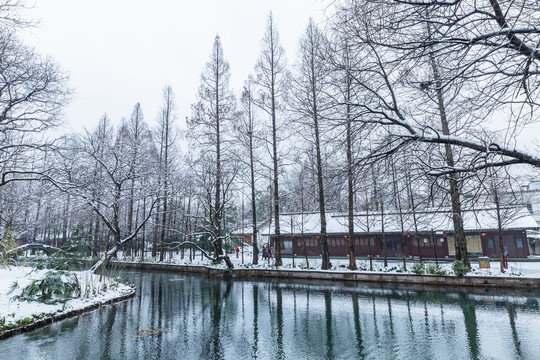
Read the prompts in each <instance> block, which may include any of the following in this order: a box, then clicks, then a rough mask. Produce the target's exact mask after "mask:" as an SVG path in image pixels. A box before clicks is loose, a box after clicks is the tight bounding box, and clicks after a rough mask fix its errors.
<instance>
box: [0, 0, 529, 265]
mask: <svg viewBox="0 0 540 360" xmlns="http://www.w3.org/2000/svg"><path fill="white" fill-rule="evenodd" d="M24 12H25V4H24V2H23V1H20V0H0V136H1V140H0V172H1V178H0V226H1V229H2V231H3V237H6V236H8V234H10V235H9V236H13V237H14V238H15V239H16V240H17V241H18V242H19V243H28V242H41V243H45V244H49V245H53V246H57V247H60V246H62V245H63V244H65V243H66V242H67V241H68V239H77V240H78V241H80V242H81V243H83V244H84V245H85V246H86V247H87V248H88V251H89V253H91V254H92V255H93V256H96V257H97V256H99V255H100V254H103V253H104V252H108V257H111V256H114V254H115V253H116V252H117V251H118V250H120V249H123V250H124V253H125V254H127V255H130V256H136V257H145V256H151V257H154V258H156V259H159V260H164V259H165V258H166V256H167V253H168V252H172V251H181V252H182V254H184V252H185V251H186V255H185V256H192V254H193V252H192V251H189V252H188V251H187V250H189V249H194V248H198V249H199V250H204V251H205V253H206V255H207V256H208V257H211V258H214V259H216V260H225V261H227V260H228V259H226V256H224V255H225V253H224V250H227V249H229V250H230V246H231V245H232V244H234V243H235V242H236V241H237V240H236V238H235V236H234V234H239V233H241V232H244V231H245V232H253V233H256V228H257V225H258V224H259V223H261V222H262V221H263V220H266V219H268V221H269V222H270V223H271V224H272V226H273V227H274V233H275V234H276V236H277V237H279V235H280V226H281V225H282V224H280V222H279V214H280V213H283V212H308V211H309V212H317V213H319V214H320V219H321V223H320V241H321V243H322V248H323V252H322V268H323V269H328V268H330V267H331V263H330V258H329V256H328V241H327V239H328V237H327V234H326V214H327V213H329V212H334V213H335V212H339V213H344V214H348V219H349V256H350V258H349V268H350V269H355V268H356V264H355V259H354V243H353V236H352V235H353V234H354V232H355V231H365V229H355V224H354V216H353V215H354V213H355V212H359V211H368V212H370V213H371V214H373V216H381V217H384V214H385V213H388V212H394V213H395V212H399V213H400V214H401V213H403V214H406V216H416V213H417V212H418V213H420V210H421V209H426V208H447V209H451V210H452V211H451V212H452V214H453V224H454V234H455V244H456V258H457V259H461V260H463V261H464V263H468V258H467V243H466V238H465V233H464V228H463V220H462V212H463V211H464V210H466V209H471V208H485V207H491V208H497V209H499V208H504V207H505V206H507V205H509V204H515V203H518V202H519V201H520V199H519V194H518V192H519V188H520V187H519V185H516V184H519V183H520V181H523V174H528V175H529V176H531V174H532V176H534V175H536V174H537V171H538V169H539V168H540V151H539V150H540V148H539V147H537V146H536V145H534V144H532V143H522V142H521V139H522V137H520V136H521V135H522V134H524V133H526V132H527V129H528V127H529V126H531V124H535V123H537V122H538V121H539V114H540V113H539V109H538V108H537V107H538V105H539V103H538V100H539V94H540V89H539V87H540V50H539V49H540V48H539V47H538V44H539V43H540V6H539V4H538V2H536V1H528V0H517V1H503V0H480V1H473V0H445V1H439V0H395V1H394V0H336V1H333V2H329V7H328V9H327V16H326V20H325V21H324V22H322V23H318V24H317V23H315V22H314V21H313V20H311V21H310V22H309V23H308V24H306V28H305V31H304V33H303V35H302V37H301V38H300V39H299V41H298V50H297V52H296V54H285V51H284V49H283V48H282V47H281V45H280V38H279V31H278V30H279V29H278V25H279V19H276V18H274V16H273V15H272V14H271V13H270V14H269V15H268V17H267V23H266V28H265V31H264V34H261V35H262V37H261V42H260V44H249V46H260V56H259V58H258V60H257V62H256V63H255V64H253V66H254V67H253V72H252V74H251V75H250V76H249V77H248V78H247V79H246V80H245V85H244V87H243V89H231V87H230V85H229V78H230V67H229V64H228V62H227V57H226V55H227V53H226V49H223V48H222V43H221V39H220V37H219V36H216V38H215V41H214V43H213V45H212V44H208V48H209V49H210V48H211V51H210V52H209V58H208V62H207V64H206V65H205V66H204V68H203V71H202V73H201V77H200V87H199V90H198V93H197V101H196V103H194V104H192V106H191V114H189V115H188V116H187V130H186V131H185V132H180V131H179V120H178V117H179V114H178V113H177V111H176V108H175V105H176V104H175V103H176V101H178V100H177V99H176V98H175V93H174V91H173V89H171V87H169V86H165V87H164V89H163V93H162V106H161V109H160V111H159V113H158V114H157V115H156V116H155V119H156V121H155V123H156V124H157V125H156V126H149V124H148V123H147V120H146V119H147V118H148V116H151V117H152V119H154V114H145V113H144V99H141V103H140V104H139V103H137V104H134V106H133V110H132V112H131V114H130V115H128V114H129V112H128V111H129V109H126V115H127V116H126V117H125V118H124V119H122V121H121V123H120V125H119V126H113V125H112V123H113V121H111V119H110V118H109V117H108V116H107V115H106V114H105V115H103V117H102V118H101V120H100V121H99V124H98V126H97V127H96V128H95V129H88V130H87V131H85V132H84V133H71V134H64V135H62V136H61V137H58V136H55V133H54V129H55V127H56V126H57V125H58V124H59V123H60V122H61V121H62V109H63V108H64V107H65V106H67V104H68V103H69V99H70V97H71V95H72V90H71V89H70V88H69V83H68V78H67V76H66V75H65V73H64V72H63V71H62V69H60V68H59V66H58V65H56V64H55V63H54V62H52V61H51V60H50V59H48V58H44V57H41V56H40V55H39V54H37V53H36V52H35V51H34V50H33V49H32V48H29V47H28V46H26V45H25V44H24V43H23V42H21V40H20V39H19V37H18V33H19V32H20V31H21V29H23V28H25V27H29V26H33V24H32V23H30V22H28V21H27V20H25V17H24ZM194 71H198V69H194ZM97 106H99V105H97ZM182 117H183V116H182ZM115 120H119V119H115ZM152 123H153V122H152ZM508 194H513V195H514V196H513V197H512V196H509V195H508ZM501 202H502V203H501ZM383 224H384V222H383ZM368 231H369V229H368ZM11 234H12V235H11ZM261 241H262V240H261V239H257V237H254V238H253V243H254V246H258V247H259V248H261V247H262V245H264V244H262V243H261ZM501 241H502V238H501ZM278 244H279V243H278ZM502 248H503V247H501V251H502ZM188 253H189V254H188ZM275 255H276V265H280V264H281V252H280V247H279V246H276V248H275ZM105 260H106V259H105V258H103V259H102V261H100V262H99V263H98V264H96V269H97V268H99V267H100V266H102V265H103V261H105ZM256 262H257V256H256V253H255V254H254V257H253V263H256Z"/></svg>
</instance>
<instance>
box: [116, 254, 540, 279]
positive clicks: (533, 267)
mask: <svg viewBox="0 0 540 360" xmlns="http://www.w3.org/2000/svg"><path fill="white" fill-rule="evenodd" d="M229 256H230V259H231V261H232V262H233V264H234V266H235V268H260V269H276V267H275V266H274V259H271V260H270V262H268V261H267V260H262V259H261V257H260V256H259V264H257V265H253V264H252V253H251V251H246V250H245V249H244V263H243V264H242V256H241V254H239V255H238V258H237V257H236V255H235V254H234V253H233V254H229ZM118 260H119V261H135V262H139V261H140V258H139V257H137V258H135V257H124V256H123V255H122V254H121V253H119V255H118ZM308 261H309V268H308V267H307V266H306V260H305V257H304V256H296V257H295V261H294V262H295V264H294V265H295V266H294V268H293V263H292V262H293V260H292V258H291V257H284V258H283V266H282V267H281V269H287V270H289V269H294V270H297V271H305V270H320V268H321V263H322V260H321V258H320V257H309V258H308ZM330 261H331V263H332V269H331V270H328V271H340V272H342V271H350V270H349V269H348V268H347V266H348V264H349V261H348V259H346V258H332V257H331V258H330ZM144 262H148V263H159V261H158V260H157V259H153V258H152V257H150V256H147V257H145V259H144ZM416 262H418V260H412V259H407V271H403V262H402V260H388V267H386V268H385V267H384V262H383V259H382V258H373V272H375V273H380V272H385V273H398V274H405V273H409V274H413V272H412V267H413V265H414V264H415V263H416ZM164 263H169V264H178V265H202V266H212V267H218V268H225V267H226V266H225V263H221V264H219V265H212V264H211V262H210V260H208V259H202V260H201V255H200V253H197V254H196V256H195V259H194V260H192V261H189V252H188V251H186V252H185V254H184V259H182V258H181V255H180V254H176V253H173V254H172V257H170V254H169V253H167V256H166V258H165V260H164ZM424 263H425V264H426V265H427V264H433V265H434V264H435V261H425V262H424ZM452 264H453V263H452V262H449V261H439V265H440V266H441V268H442V269H443V270H445V271H446V274H448V275H453V274H454V272H453V270H452ZM356 266H357V267H358V271H361V272H370V271H369V260H357V261H356ZM466 276H512V277H515V276H520V277H529V278H540V262H533V261H531V262H524V261H521V262H513V261H512V259H510V260H509V268H508V269H507V270H506V271H505V273H504V274H501V272H500V262H499V261H491V267H490V268H489V269H480V267H479V264H478V260H477V259H471V272H469V273H468V274H467V275H466Z"/></svg>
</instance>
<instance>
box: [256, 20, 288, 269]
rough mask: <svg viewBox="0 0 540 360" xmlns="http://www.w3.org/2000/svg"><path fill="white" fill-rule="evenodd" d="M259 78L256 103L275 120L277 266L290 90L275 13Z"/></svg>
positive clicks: (268, 28) (265, 39)
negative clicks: (282, 137)
mask: <svg viewBox="0 0 540 360" xmlns="http://www.w3.org/2000/svg"><path fill="white" fill-rule="evenodd" d="M255 73H256V78H255V82H256V84H257V85H258V87H259V89H258V90H259V96H258V98H257V99H256V102H255V104H257V106H258V107H259V108H260V109H262V110H263V111H265V112H266V113H267V114H268V115H269V116H270V119H271V121H272V155H271V156H272V162H273V174H272V177H273V190H274V196H273V198H274V199H273V201H274V202H273V205H274V237H275V239H276V241H275V247H276V262H275V264H276V266H281V265H282V260H281V238H280V234H281V231H280V227H279V212H280V202H279V195H280V193H279V167H278V165H279V159H278V128H279V126H278V123H277V121H278V119H277V114H278V111H279V110H280V107H282V106H283V104H282V103H281V102H283V101H284V100H285V96H286V94H287V85H288V84H287V76H288V74H287V70H286V60H285V54H284V51H283V48H282V47H281V45H280V43H279V35H278V31H277V27H276V25H275V23H274V17H273V15H272V13H270V14H269V15H268V20H267V24H266V32H265V34H264V36H263V39H262V53H261V55H260V57H259V59H258V61H257V64H256V65H255Z"/></svg>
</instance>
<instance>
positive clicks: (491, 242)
mask: <svg viewBox="0 0 540 360" xmlns="http://www.w3.org/2000/svg"><path fill="white" fill-rule="evenodd" d="M494 247H495V242H494V241H493V239H488V248H490V249H493V248H494Z"/></svg>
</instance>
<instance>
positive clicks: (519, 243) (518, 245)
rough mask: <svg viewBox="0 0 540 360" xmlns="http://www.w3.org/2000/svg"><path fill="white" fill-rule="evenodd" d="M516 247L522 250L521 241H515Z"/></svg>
mask: <svg viewBox="0 0 540 360" xmlns="http://www.w3.org/2000/svg"><path fill="white" fill-rule="evenodd" d="M516 246H517V247H518V248H523V240H522V239H516Z"/></svg>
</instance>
